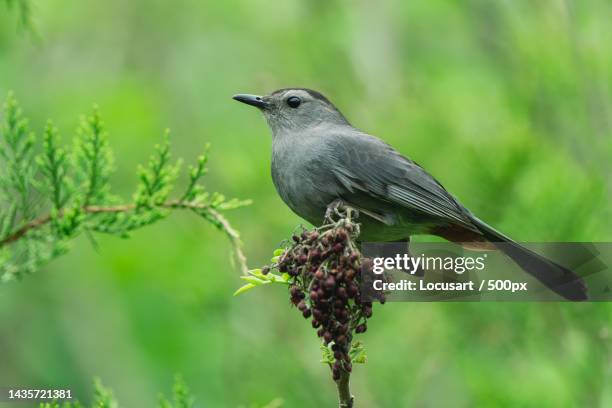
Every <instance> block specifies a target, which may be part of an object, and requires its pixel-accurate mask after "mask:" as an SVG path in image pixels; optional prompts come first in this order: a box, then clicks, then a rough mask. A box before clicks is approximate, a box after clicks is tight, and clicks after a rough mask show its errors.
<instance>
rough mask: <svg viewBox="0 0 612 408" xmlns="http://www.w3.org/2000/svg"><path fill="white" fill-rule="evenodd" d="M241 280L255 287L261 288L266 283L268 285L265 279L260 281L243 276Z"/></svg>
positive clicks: (252, 277)
mask: <svg viewBox="0 0 612 408" xmlns="http://www.w3.org/2000/svg"><path fill="white" fill-rule="evenodd" d="M240 279H242V280H245V281H247V282H249V283H251V284H253V285H255V286H259V285H263V284H265V283H268V282H267V281H265V280H263V279H259V278H256V277H254V276H241V277H240Z"/></svg>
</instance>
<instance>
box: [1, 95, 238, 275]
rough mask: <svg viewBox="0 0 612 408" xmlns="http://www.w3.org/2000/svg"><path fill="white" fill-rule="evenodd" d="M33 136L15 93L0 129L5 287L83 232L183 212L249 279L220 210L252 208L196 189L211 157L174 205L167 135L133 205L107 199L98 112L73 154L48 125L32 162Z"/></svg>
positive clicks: (118, 229) (174, 167)
mask: <svg viewBox="0 0 612 408" xmlns="http://www.w3.org/2000/svg"><path fill="white" fill-rule="evenodd" d="M34 140H35V139H34V135H33V134H32V133H31V132H30V131H29V129H28V126H27V121H26V120H25V119H24V118H23V116H22V113H21V110H20V109H19V107H18V105H17V102H16V101H15V99H14V97H13V96H12V94H9V97H8V100H7V102H6V104H5V117H4V120H3V122H2V123H0V278H1V280H3V281H6V280H10V279H12V277H14V276H20V274H21V272H23V271H25V272H33V271H35V270H36V269H37V268H38V267H40V266H41V265H42V264H44V263H45V262H48V261H49V260H51V259H53V258H54V257H56V256H58V255H60V254H63V253H65V252H66V251H67V249H68V243H69V239H71V238H74V237H76V236H77V235H79V234H80V233H81V232H85V233H86V234H88V235H89V236H91V233H92V232H102V233H107V234H114V235H119V236H122V237H125V236H127V234H128V233H129V232H130V231H133V230H135V229H138V228H142V227H144V226H147V225H150V224H153V223H154V222H157V221H159V220H161V219H163V218H165V217H166V216H167V215H168V214H170V213H171V212H172V211H173V210H177V209H188V210H191V211H193V212H195V213H196V214H197V215H199V216H200V217H202V218H204V219H205V220H207V221H208V222H210V223H211V224H213V225H214V226H216V227H217V228H218V229H219V230H221V231H223V232H224V233H225V235H227V236H228V238H229V240H230V243H231V245H232V248H233V251H234V253H235V256H236V259H237V260H238V262H239V264H240V269H241V270H242V271H243V272H246V270H247V268H246V259H245V256H244V253H243V251H242V244H241V242H240V236H239V234H238V232H237V231H236V230H235V229H234V228H233V227H232V226H231V225H230V223H229V222H228V220H227V219H226V218H225V217H224V216H223V215H221V211H225V210H229V209H233V208H237V207H240V206H243V205H247V204H249V201H239V200H235V199H232V200H227V199H226V198H225V197H224V196H223V195H222V194H220V193H217V192H211V193H209V192H207V191H206V189H205V187H204V186H203V185H202V184H201V179H202V177H203V176H204V175H205V174H206V172H207V170H206V162H207V160H208V155H207V154H206V152H205V154H204V155H202V156H200V157H198V159H197V162H196V164H195V165H193V166H190V168H189V169H190V171H189V174H188V176H189V178H188V180H187V187H186V189H185V190H184V191H183V193H182V194H181V195H180V196H179V197H180V198H178V199H171V198H169V196H170V193H171V192H172V191H173V189H174V182H175V180H176V179H177V177H178V175H179V170H180V164H181V160H177V161H175V162H174V163H173V162H171V154H170V143H169V140H168V132H167V131H166V133H165V136H164V141H163V143H161V144H160V145H158V146H156V148H155V153H154V154H153V155H152V157H151V159H150V160H149V163H148V165H147V166H146V167H140V168H139V171H138V176H139V184H138V188H137V190H136V193H135V194H134V200H133V202H127V203H125V202H124V204H118V203H120V202H121V201H122V200H119V199H118V198H115V197H113V196H112V195H111V194H110V183H109V179H110V175H111V169H112V152H111V150H110V148H109V146H108V138H107V135H106V131H105V130H104V124H103V122H102V120H101V118H100V115H99V113H98V110H97V108H94V112H93V114H92V115H91V116H89V117H87V118H84V119H82V121H81V126H80V127H79V130H78V133H77V138H76V140H75V145H74V148H73V150H72V151H71V152H67V151H65V150H64V149H63V148H62V147H61V146H60V140H59V134H58V131H57V129H55V127H54V126H53V125H52V124H51V122H49V123H48V124H47V126H46V128H45V131H44V134H43V140H42V153H41V154H40V155H38V156H37V157H36V160H33V158H34Z"/></svg>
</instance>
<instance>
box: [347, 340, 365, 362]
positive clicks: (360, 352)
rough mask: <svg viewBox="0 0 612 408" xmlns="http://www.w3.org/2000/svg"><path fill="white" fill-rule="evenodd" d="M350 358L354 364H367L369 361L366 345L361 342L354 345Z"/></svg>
mask: <svg viewBox="0 0 612 408" xmlns="http://www.w3.org/2000/svg"><path fill="white" fill-rule="evenodd" d="M349 357H350V358H351V361H352V362H353V363H357V364H365V363H366V361H367V356H366V350H365V347H364V345H363V344H362V343H361V342H359V341H356V342H355V343H353V345H352V346H351V350H350V351H349Z"/></svg>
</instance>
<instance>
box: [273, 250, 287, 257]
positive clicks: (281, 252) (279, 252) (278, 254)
mask: <svg viewBox="0 0 612 408" xmlns="http://www.w3.org/2000/svg"><path fill="white" fill-rule="evenodd" d="M284 252H285V249H284V248H277V249H275V250H274V253H273V255H274V256H281V255H282V254H283V253H284Z"/></svg>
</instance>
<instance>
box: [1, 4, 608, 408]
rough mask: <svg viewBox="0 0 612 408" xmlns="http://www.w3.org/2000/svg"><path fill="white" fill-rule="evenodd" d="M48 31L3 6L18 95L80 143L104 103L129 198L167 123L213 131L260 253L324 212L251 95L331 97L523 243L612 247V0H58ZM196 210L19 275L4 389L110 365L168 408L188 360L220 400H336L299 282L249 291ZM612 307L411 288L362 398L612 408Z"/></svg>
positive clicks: (8, 295) (206, 394) (200, 142)
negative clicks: (285, 173) (295, 302)
mask: <svg viewBox="0 0 612 408" xmlns="http://www.w3.org/2000/svg"><path fill="white" fill-rule="evenodd" d="M32 6H33V10H32V12H33V20H34V25H35V29H36V32H37V34H32V33H29V32H28V31H27V30H25V31H24V30H19V29H18V28H17V26H18V23H17V20H18V19H17V16H16V13H15V12H8V11H6V9H5V8H2V9H0V10H1V11H0V95H2V96H4V95H6V94H7V93H8V91H9V90H11V89H12V90H14V91H15V93H16V95H17V97H18V99H19V100H20V102H21V104H22V106H23V107H24V109H25V111H26V113H27V114H28V115H29V116H30V118H31V125H32V127H33V128H34V129H36V130H37V131H39V132H40V130H41V129H42V128H43V126H44V122H45V120H46V119H47V118H53V119H54V120H55V121H56V124H57V125H58V127H59V128H60V130H61V132H62V135H63V138H64V141H66V142H68V141H70V140H71V138H72V136H73V134H74V130H75V128H76V125H77V120H78V117H79V115H80V114H81V113H85V112H88V111H89V110H90V106H91V105H92V104H93V103H94V102H95V103H97V104H99V105H100V109H101V112H102V115H103V117H104V119H105V122H106V124H107V128H108V130H109V132H110V141H111V146H112V147H113V148H114V150H115V157H116V168H117V171H116V173H115V175H114V186H115V192H117V193H120V194H122V195H123V196H124V197H126V198H129V197H130V194H131V191H132V189H133V187H134V186H135V183H136V173H135V168H136V164H137V163H142V162H145V160H146V159H147V157H148V155H149V154H150V152H151V150H152V146H153V144H154V143H156V142H158V141H160V140H161V135H162V131H163V129H164V128H165V127H169V128H171V129H172V135H173V136H172V143H173V148H174V153H175V157H183V158H185V159H186V160H189V159H194V158H195V156H196V154H197V153H198V152H199V151H201V149H202V147H203V146H204V144H205V143H206V142H211V143H212V153H211V161H210V174H209V176H208V177H207V180H208V186H209V187H210V188H211V189H216V190H219V191H222V192H224V193H225V194H227V195H228V196H235V197H239V198H252V199H253V200H254V204H253V205H252V206H249V207H246V208H242V209H238V210H235V211H234V212H232V213H228V214H227V215H228V217H229V218H230V220H231V221H232V222H233V224H234V225H235V227H237V228H238V229H239V230H240V231H241V233H242V237H243V240H244V243H245V247H246V252H247V255H248V257H249V262H250V264H251V265H253V266H258V265H261V264H263V263H266V262H267V261H268V259H269V257H270V254H271V251H272V250H273V249H274V248H276V246H277V245H278V243H279V242H280V241H281V240H283V239H284V238H286V237H287V236H288V235H289V234H290V232H291V231H292V230H293V229H294V227H295V226H296V225H297V224H299V223H300V222H301V220H300V219H299V218H298V217H297V216H296V215H294V214H293V213H291V212H290V210H289V209H288V208H286V207H285V205H284V204H283V203H282V202H281V200H280V199H279V198H278V196H277V195H276V192H275V190H274V187H273V185H272V181H271V178H270V174H269V167H270V143H271V141H270V135H269V132H268V130H267V128H266V125H265V122H264V120H263V118H262V117H260V115H259V114H258V112H256V110H255V109H250V108H247V107H245V106H244V105H240V104H238V103H236V102H234V101H232V100H231V99H230V97H231V95H232V94H235V93H238V92H248V93H266V92H270V91H272V90H274V89H276V88H280V87H287V86H306V87H311V88H315V89H318V90H321V91H322V92H323V93H324V94H326V95H327V96H328V97H329V98H330V99H331V100H332V101H334V102H335V103H336V104H337V105H338V106H339V107H340V109H341V110H342V111H343V112H344V113H345V114H346V116H347V117H348V118H349V120H351V121H352V123H353V124H354V125H355V126H357V127H360V128H362V129H364V130H366V131H368V132H371V133H374V134H376V135H378V136H380V137H382V138H383V139H385V140H386V141H388V142H389V143H391V144H393V145H394V146H396V147H397V148H398V149H399V150H400V151H402V152H403V153H405V154H407V155H408V156H410V157H411V158H412V159H414V160H416V161H417V162H419V163H420V164H421V165H423V166H424V167H425V168H426V169H428V170H429V171H430V172H431V173H432V174H433V175H434V176H436V177H437V178H438V179H439V180H440V181H441V182H442V183H443V184H444V185H445V186H446V187H447V188H448V189H449V190H450V191H452V192H453V193H454V194H455V195H456V196H457V197H458V198H459V199H460V200H462V202H463V203H464V204H465V205H466V206H467V207H468V208H470V209H472V210H473V211H474V212H475V213H476V214H478V215H479V216H480V217H481V218H483V219H484V220H486V221H487V222H489V223H491V224H492V225H495V226H496V227H498V228H499V229H501V230H502V231H505V232H506V233H507V234H509V235H511V236H513V237H515V238H516V239H517V240H522V241H541V242H542V241H609V240H612V213H611V211H610V207H611V206H610V198H611V189H612V181H611V180H612V178H611V177H610V176H611V174H612V159H611V158H612V48H611V47H610V44H611V43H612V24H610V21H612V3H610V2H609V1H607V0H601V1H552V0H550V1H539V2H531V1H477V0H473V1H463V2H452V1H411V2H405V1H400V0H395V1H385V2H368V1H353V2H349V1H330V0H326V1H323V0H318V1H314V0H312V1H297V0H285V1H276V2H272V1H264V0H234V1H227V2H221V1H198V2H195V1H179V2H168V1H161V0H148V1H144V0H138V1H136V0H133V1H123V0H107V1H105V2H84V1H77V0H63V1H58V0H46V1H35V2H34V3H33V4H32ZM195 221H196V219H195V218H194V217H192V216H190V215H189V214H175V215H173V216H172V217H171V218H170V219H168V220H166V221H164V222H161V223H159V224H158V225H155V226H153V227H150V228H146V229H144V230H141V231H138V232H137V233H135V234H134V235H133V237H132V238H131V239H130V240H127V241H125V240H119V239H115V238H109V237H99V243H100V245H99V249H98V250H96V249H94V248H92V247H91V245H89V243H88V242H87V240H86V239H85V238H82V239H79V240H78V241H77V242H76V243H75V246H74V248H73V250H72V251H71V252H70V253H69V254H68V255H67V256H64V257H62V258H60V259H58V260H57V261H54V262H53V263H52V264H50V265H48V266H47V267H45V268H44V269H43V270H41V271H40V272H39V273H37V274H36V275H35V276H29V277H27V278H26V279H25V280H24V281H23V282H19V283H13V284H10V285H7V286H4V287H2V288H0V385H6V386H25V385H36V386H48V387H70V388H72V389H73V390H74V393H75V394H76V395H77V396H79V397H81V398H84V399H87V398H88V396H89V395H90V392H91V388H92V387H91V379H92V377H94V376H99V377H100V378H101V379H102V381H103V382H104V383H105V385H107V386H109V387H111V388H113V389H114V391H115V394H116V396H117V397H118V399H119V400H120V402H121V403H122V405H123V406H126V407H148V406H152V405H153V404H154V403H155V401H156V399H157V395H158V392H160V391H163V392H166V393H167V391H168V390H169V388H170V386H171V384H172V381H173V376H174V373H182V374H183V376H184V378H185V381H186V382H187V383H188V384H189V385H190V386H191V388H192V390H193V392H194V394H195V396H196V401H197V403H198V406H200V407H239V406H244V407H260V406H263V405H265V404H267V403H269V402H270V401H272V400H273V399H275V398H281V399H282V400H284V405H283V406H286V407H311V406H335V404H336V395H335V387H334V386H333V384H332V383H331V381H330V376H329V370H328V369H327V368H326V367H325V366H323V365H321V364H320V363H319V359H320V351H319V345H318V341H317V338H316V335H315V333H314V331H313V330H312V328H311V327H310V325H309V323H308V322H306V321H305V320H303V319H302V318H301V317H300V316H299V314H298V313H296V311H295V310H292V309H291V308H289V307H288V296H287V294H286V293H285V291H284V290H283V289H282V288H273V287H269V288H262V289H258V290H255V291H252V292H250V293H248V294H247V295H244V296H241V297H238V298H233V297H232V296H231V295H232V292H233V291H234V289H235V288H236V287H237V286H238V285H239V284H240V280H239V279H238V274H239V272H238V270H237V269H236V268H234V267H232V266H230V263H229V261H228V260H229V250H230V246H229V244H228V242H227V240H226V239H225V237H224V236H223V235H222V234H220V233H218V232H217V231H215V230H214V228H213V227H211V226H210V225H207V224H206V223H204V222H201V221H199V220H198V221H197V222H195ZM611 322H612V305H609V304H557V303H547V304H542V303H531V304H515V303H499V304H476V303H475V304H452V303H449V304H405V303H395V304H387V305H385V306H384V307H376V308H375V316H374V319H373V320H372V321H371V324H370V330H369V331H368V332H367V333H366V334H365V335H363V336H361V338H362V340H364V342H365V344H366V347H367V349H368V356H369V362H368V364H367V365H366V366H365V367H363V366H359V367H357V368H356V370H355V372H354V375H353V391H354V393H355V394H356V396H357V398H358V399H357V402H358V406H360V407H401V406H419V407H434V406H453V407H473V406H512V407H517V406H521V407H528V406H532V407H566V406H567V407H573V406H582V407H605V406H612V327H611Z"/></svg>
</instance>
